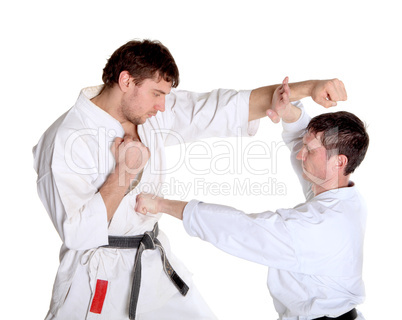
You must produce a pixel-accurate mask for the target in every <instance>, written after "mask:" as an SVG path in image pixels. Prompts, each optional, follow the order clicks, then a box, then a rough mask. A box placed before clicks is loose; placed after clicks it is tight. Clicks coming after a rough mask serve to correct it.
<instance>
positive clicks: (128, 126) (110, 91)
mask: <svg viewBox="0 0 402 320" xmlns="http://www.w3.org/2000/svg"><path fill="white" fill-rule="evenodd" d="M91 101H92V102H93V103H94V104H95V105H96V106H98V107H99V108H101V109H102V110H103V111H105V112H107V113H109V114H110V115H111V116H112V117H113V118H115V119H116V120H117V121H119V122H120V124H121V125H122V127H123V129H124V132H125V133H126V134H127V135H130V136H132V137H134V138H138V133H137V126H136V125H135V124H133V123H131V122H130V121H128V120H126V119H125V117H124V116H123V115H122V112H121V92H119V91H118V90H115V88H114V87H112V88H105V89H103V90H102V91H101V92H100V93H99V95H97V96H96V97H94V98H92V99H91Z"/></svg>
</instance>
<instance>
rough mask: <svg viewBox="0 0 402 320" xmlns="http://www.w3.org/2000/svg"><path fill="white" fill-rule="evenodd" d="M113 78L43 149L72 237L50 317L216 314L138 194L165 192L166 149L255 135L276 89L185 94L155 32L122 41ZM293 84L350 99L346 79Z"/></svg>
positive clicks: (61, 220) (89, 92) (49, 198)
mask: <svg viewBox="0 0 402 320" xmlns="http://www.w3.org/2000/svg"><path fill="white" fill-rule="evenodd" d="M102 80H103V82H104V84H103V85H102V86H98V87H91V88H86V89H83V90H82V91H81V93H80V95H79V97H78V100H77V102H76V104H75V105H74V106H73V107H72V108H71V109H70V110H69V111H67V112H66V113H65V114H64V115H62V116H61V117H60V118H59V119H58V120H56V122H55V123H54V124H53V125H52V126H50V127H49V129H48V130H47V131H46V132H45V133H44V134H43V136H42V137H41V139H40V140H39V142H38V144H37V145H36V146H35V147H34V150H33V153H34V167H35V170H36V172H37V173H38V180H37V187H38V193H39V197H40V198H41V200H42V202H43V204H44V206H45V208H46V210H47V212H48V214H49V216H50V218H51V220H52V222H53V224H54V226H55V228H56V230H57V232H58V233H59V235H60V237H61V239H62V241H63V245H62V247H61V251H60V267H59V270H58V272H57V276H56V280H55V284H54V288H53V294H52V300H51V304H50V310H49V312H48V315H47V317H46V319H47V320H50V319H78V320H82V319H108V320H110V319H113V320H120V319H134V318H135V319H139V320H148V319H158V320H159V319H171V318H172V317H173V318H174V319H175V320H177V319H215V316H214V315H213V313H212V312H211V311H210V309H209V308H208V306H207V305H206V304H205V302H204V301H203V299H202V298H201V296H200V295H199V293H198V292H197V290H196V288H195V287H194V285H193V284H192V280H191V275H190V273H189V271H188V270H187V269H186V268H185V267H184V266H183V264H182V263H181V262H180V260H178V259H177V258H176V257H175V256H174V255H173V253H172V252H171V250H170V246H169V241H168V239H167V237H166V235H165V234H164V233H163V232H162V231H160V230H159V228H158V225H157V222H158V220H159V218H160V216H161V215H160V214H159V215H146V216H144V215H142V214H137V213H136V212H135V210H134V207H135V204H136V196H137V194H138V190H142V189H143V188H142V187H143V186H144V185H153V186H154V187H155V189H154V190H160V189H159V188H158V186H160V185H161V184H162V183H163V181H164V175H165V174H164V170H165V169H166V160H165V147H166V146H169V145H173V144H177V143H185V142H189V141H192V140H195V139H200V138H207V137H214V136H238V134H239V132H241V133H242V135H245V136H247V135H251V134H254V133H255V131H256V130H257V127H258V121H256V119H258V118H261V117H263V116H265V112H266V110H267V109H269V108H270V101H271V99H272V93H273V91H274V90H275V88H276V87H277V86H276V85H274V86H268V87H263V88H258V89H255V90H253V91H240V92H237V91H235V90H223V89H219V90H214V91H212V92H209V93H192V92H186V91H180V90H174V89H172V88H176V87H177V85H178V83H179V72H178V69H177V66H176V64H175V61H174V59H173V57H172V56H171V54H170V52H169V50H168V49H167V48H166V47H164V46H163V45H162V44H161V43H159V42H157V41H148V40H145V41H130V42H128V43H127V44H125V45H123V46H122V47H120V48H119V49H117V50H116V51H115V52H114V53H113V55H112V56H111V57H110V59H109V61H108V62H107V64H106V66H105V68H104V72H103V77H102ZM292 86H293V87H292V88H293V90H294V93H295V94H294V98H295V99H298V98H303V97H305V96H312V98H313V99H314V100H316V101H318V102H319V103H321V104H323V105H324V106H331V105H334V104H336V101H339V100H345V99H346V92H345V89H344V87H343V84H342V82H341V81H339V80H337V79H334V80H326V81H305V82H300V83H295V84H292ZM328 97H329V98H328ZM161 258H162V260H161Z"/></svg>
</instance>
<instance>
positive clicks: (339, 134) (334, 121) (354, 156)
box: [307, 111, 369, 176]
mask: <svg viewBox="0 0 402 320" xmlns="http://www.w3.org/2000/svg"><path fill="white" fill-rule="evenodd" d="M307 131H308V132H311V133H313V134H317V133H319V132H323V135H322V137H321V143H322V144H323V146H324V147H325V149H326V150H327V156H328V158H330V157H331V156H332V155H334V154H343V155H345V156H346V157H347V158H348V163H347V165H346V167H345V171H344V175H345V176H347V175H349V174H351V173H353V172H354V171H355V169H356V168H357V167H358V166H359V165H360V163H361V162H362V161H363V159H364V157H365V155H366V152H367V149H368V146H369V136H368V134H367V131H366V126H365V125H364V123H363V122H362V121H361V120H360V119H359V118H358V117H357V116H355V115H354V114H353V113H350V112H346V111H339V112H333V113H324V114H321V115H318V116H316V117H314V118H313V119H311V121H310V123H309V124H308V126H307Z"/></svg>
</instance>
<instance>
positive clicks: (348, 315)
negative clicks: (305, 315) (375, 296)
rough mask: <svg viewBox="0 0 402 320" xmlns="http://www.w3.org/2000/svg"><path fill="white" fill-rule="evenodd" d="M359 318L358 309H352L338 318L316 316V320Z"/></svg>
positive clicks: (352, 319) (349, 319)
mask: <svg viewBox="0 0 402 320" xmlns="http://www.w3.org/2000/svg"><path fill="white" fill-rule="evenodd" d="M356 318H357V311H356V309H352V310H350V311H349V312H346V313H344V314H343V315H341V316H339V317H336V318H330V317H321V318H315V319H314V320H330V319H336V320H355V319H356Z"/></svg>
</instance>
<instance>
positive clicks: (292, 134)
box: [282, 101, 314, 200]
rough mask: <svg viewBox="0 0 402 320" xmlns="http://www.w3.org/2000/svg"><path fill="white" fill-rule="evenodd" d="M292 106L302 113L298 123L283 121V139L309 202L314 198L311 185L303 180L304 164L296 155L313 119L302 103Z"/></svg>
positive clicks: (298, 102) (297, 102)
mask: <svg viewBox="0 0 402 320" xmlns="http://www.w3.org/2000/svg"><path fill="white" fill-rule="evenodd" d="M292 104H293V105H294V106H296V107H298V108H300V109H301V112H302V113H301V115H300V118H299V119H298V120H297V121H296V122H292V123H286V122H283V121H282V127H283V132H282V139H283V141H284V142H285V143H286V146H287V147H288V148H289V149H290V162H291V164H292V167H293V170H294V171H295V173H296V175H297V177H298V178H299V181H300V184H301V186H302V189H303V193H304V196H305V197H306V199H307V200H309V199H311V198H312V197H314V194H313V191H312V189H311V183H310V182H308V181H307V180H305V179H304V178H303V168H302V162H301V161H300V160H297V159H296V155H297V154H298V153H299V152H300V150H301V149H302V147H303V136H304V134H305V133H306V128H307V126H308V124H309V122H310V120H311V117H310V116H309V115H308V114H307V113H306V112H305V110H304V107H303V104H302V103H301V102H300V101H296V102H292Z"/></svg>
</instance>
